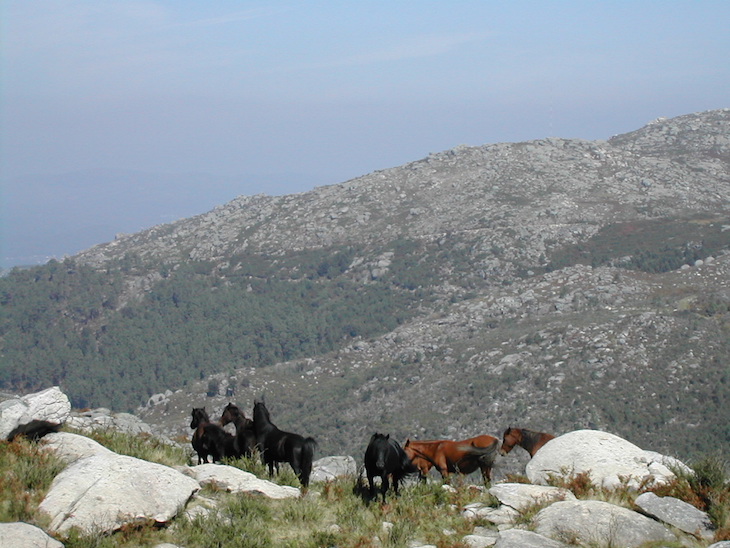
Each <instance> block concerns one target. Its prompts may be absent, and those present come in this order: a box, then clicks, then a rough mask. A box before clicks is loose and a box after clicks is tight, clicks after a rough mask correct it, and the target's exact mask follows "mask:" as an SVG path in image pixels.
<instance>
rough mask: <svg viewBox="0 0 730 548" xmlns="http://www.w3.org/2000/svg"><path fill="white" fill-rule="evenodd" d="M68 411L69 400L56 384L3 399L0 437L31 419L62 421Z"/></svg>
mask: <svg viewBox="0 0 730 548" xmlns="http://www.w3.org/2000/svg"><path fill="white" fill-rule="evenodd" d="M70 413H71V402H70V401H69V399H68V396H66V394H64V393H63V392H62V391H61V389H60V388H59V387H57V386H54V387H52V388H48V389H46V390H42V391H40V392H36V393H33V394H28V395H26V396H23V397H20V398H11V399H8V400H5V401H3V402H0V438H2V439H5V438H6V437H7V435H8V434H9V433H10V432H11V431H12V430H13V429H14V428H16V427H17V426H18V425H21V424H26V423H29V422H30V421H32V420H42V421H48V422H51V423H55V424H61V423H64V422H66V421H67V420H68V417H69V415H70Z"/></svg>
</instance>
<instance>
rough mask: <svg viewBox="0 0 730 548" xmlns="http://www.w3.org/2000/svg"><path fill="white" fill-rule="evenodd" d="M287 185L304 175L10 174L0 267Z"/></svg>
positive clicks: (60, 254)
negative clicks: (256, 189)
mask: <svg viewBox="0 0 730 548" xmlns="http://www.w3.org/2000/svg"><path fill="white" fill-rule="evenodd" d="M292 180H294V181H299V182H300V183H301V182H303V180H304V181H307V178H306V177H303V176H301V175H296V176H295V175H293V174H288V175H287V174H274V175H256V176H253V175H251V176H248V177H223V176H215V175H210V174H204V173H190V174H175V175H173V174H164V173H145V172H139V171H131V170H112V169H95V170H86V171H78V172H72V173H61V174H54V175H49V174H39V175H26V176H18V177H13V178H10V179H8V180H6V181H3V191H4V192H3V211H2V215H3V223H2V224H3V234H2V242H0V266H3V267H12V266H20V265H34V264H43V263H45V262H46V261H48V260H49V259H50V258H51V257H56V258H57V259H58V258H62V257H64V256H68V255H73V254H75V253H77V252H78V251H79V250H82V249H86V248H88V247H90V246H92V245H95V244H98V243H99V242H106V241H110V240H113V239H114V236H115V235H116V234H119V233H132V232H137V231H139V230H142V229H143V228H148V227H151V226H155V225H158V224H161V223H168V222H171V221H175V220H178V219H182V218H185V217H190V216H191V215H195V214H199V213H202V212H204V211H206V210H208V209H210V208H212V207H215V206H216V205H218V204H220V203H222V202H225V201H227V200H230V199H231V198H232V197H234V196H237V195H239V194H245V193H246V192H250V191H252V189H255V188H265V189H267V192H269V193H272V194H278V193H281V189H282V188H283V186H284V185H283V183H284V182H291V181H292ZM307 182H311V181H307ZM313 185H314V183H313V182H312V186H313Z"/></svg>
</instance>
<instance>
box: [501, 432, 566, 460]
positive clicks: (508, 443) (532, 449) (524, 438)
mask: <svg viewBox="0 0 730 548" xmlns="http://www.w3.org/2000/svg"><path fill="white" fill-rule="evenodd" d="M554 437H555V436H553V435H552V434H546V433H545V432H535V431H534V430H528V429H527V428H512V427H511V426H510V427H509V428H507V430H505V431H504V435H503V436H502V447H500V448H499V454H500V455H506V454H507V453H509V452H510V451H512V449H513V448H514V446H515V445H519V446H520V447H522V448H523V449H524V450H525V451H527V452H528V453H530V458H532V457H534V456H535V453H537V450H538V449H540V447H542V446H543V445H545V444H546V443H547V442H549V441H550V440H551V439H553V438H554Z"/></svg>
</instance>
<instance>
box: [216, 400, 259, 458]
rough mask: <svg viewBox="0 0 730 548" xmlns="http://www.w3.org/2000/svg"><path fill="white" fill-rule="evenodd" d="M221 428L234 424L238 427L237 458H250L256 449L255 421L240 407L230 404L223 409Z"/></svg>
mask: <svg viewBox="0 0 730 548" xmlns="http://www.w3.org/2000/svg"><path fill="white" fill-rule="evenodd" d="M220 422H221V426H225V425H226V424H229V423H233V424H234V426H235V427H236V453H237V456H239V457H240V456H244V457H250V456H251V455H252V454H253V451H254V449H256V432H255V431H254V427H253V421H252V420H251V419H249V418H248V417H246V415H245V414H244V413H243V411H241V410H240V409H239V408H238V406H236V405H233V404H232V403H230V402H229V403H228V405H226V406H225V407H224V408H223V414H222V415H221V420H220Z"/></svg>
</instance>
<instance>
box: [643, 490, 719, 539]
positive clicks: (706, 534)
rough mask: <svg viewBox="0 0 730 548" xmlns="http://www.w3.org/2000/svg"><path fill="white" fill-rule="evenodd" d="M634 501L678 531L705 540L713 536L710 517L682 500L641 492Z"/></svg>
mask: <svg viewBox="0 0 730 548" xmlns="http://www.w3.org/2000/svg"><path fill="white" fill-rule="evenodd" d="M634 503H635V504H636V506H638V507H639V508H641V509H642V510H643V511H644V512H646V513H647V514H649V515H650V516H654V517H655V518H657V519H658V520H661V521H663V522H664V523H668V524H669V525H673V526H674V527H676V528H677V529H679V530H680V531H684V532H685V533H689V534H691V535H695V536H697V537H700V538H703V539H705V540H711V539H712V537H713V536H714V532H713V527H712V521H711V520H710V517H709V516H708V515H707V514H706V513H705V512H703V511H702V510H699V509H698V508H695V507H694V506H692V505H691V504H689V503H687V502H684V501H683V500H679V499H675V498H674V497H659V496H657V495H656V494H654V493H643V494H641V495H639V496H638V497H636V500H635V501H634Z"/></svg>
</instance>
